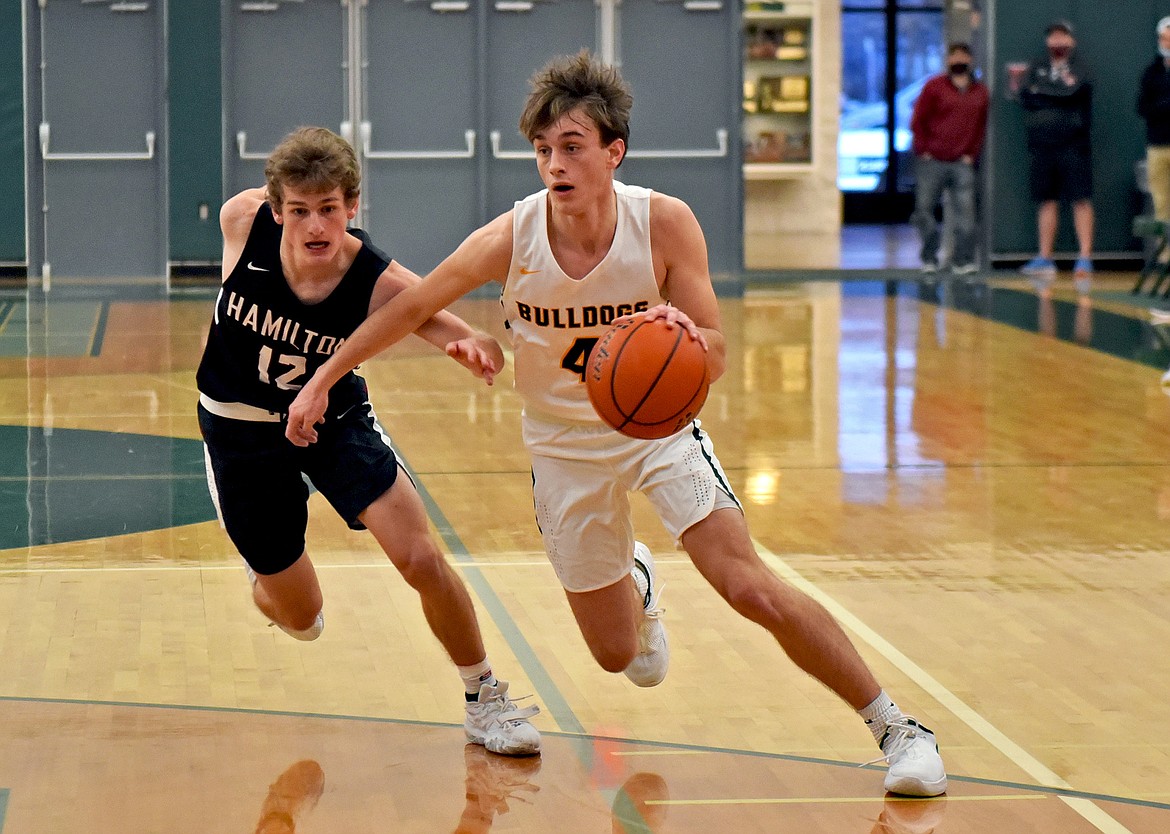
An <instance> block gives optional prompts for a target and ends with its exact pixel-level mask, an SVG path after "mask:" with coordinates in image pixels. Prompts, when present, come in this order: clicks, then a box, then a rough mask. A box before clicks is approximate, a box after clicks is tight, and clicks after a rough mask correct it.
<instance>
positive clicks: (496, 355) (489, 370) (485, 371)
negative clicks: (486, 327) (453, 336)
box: [447, 333, 504, 385]
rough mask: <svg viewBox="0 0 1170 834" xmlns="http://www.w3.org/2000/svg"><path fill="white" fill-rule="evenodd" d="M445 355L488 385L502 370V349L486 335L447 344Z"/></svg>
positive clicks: (481, 334)
mask: <svg viewBox="0 0 1170 834" xmlns="http://www.w3.org/2000/svg"><path fill="white" fill-rule="evenodd" d="M447 355H448V356H450V357H451V358H452V359H454V360H455V361H456V362H458V363H459V364H460V365H462V366H463V367H465V368H467V369H468V370H469V371H471V372H472V373H473V374H475V375H476V376H478V377H480V378H481V379H483V381H484V382H486V383H487V384H488V385H491V384H492V382H493V381H494V380H495V378H496V374H498V373H499V372H500V371H502V370H503V369H504V349H503V348H502V347H500V343H499V342H497V341H496V340H495V339H493V338H492V337H491V336H488V335H487V334H486V333H479V334H476V335H475V336H471V337H469V338H466V339H459V340H457V341H454V342H448V343H447Z"/></svg>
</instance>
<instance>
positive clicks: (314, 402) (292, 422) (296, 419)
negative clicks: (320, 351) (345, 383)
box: [284, 380, 329, 446]
mask: <svg viewBox="0 0 1170 834" xmlns="http://www.w3.org/2000/svg"><path fill="white" fill-rule="evenodd" d="M328 407H329V391H328V390H326V391H322V392H318V391H317V389H316V388H315V387H314V385H313V383H312V381H311V380H310V382H309V383H308V384H307V385H306V386H305V387H304V388H302V389H301V390H300V393H298V394H297V396H296V399H294V400H293V401H292V405H290V406H289V407H288V424H287V425H286V426H285V427H284V436H285V437H287V438H288V439H289V442H291V443H292V444H293V445H294V446H308V445H309V444H310V443H316V442H317V429H316V426H317V424H318V423H324V422H325V409H326V408H328Z"/></svg>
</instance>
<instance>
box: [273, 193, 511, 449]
mask: <svg viewBox="0 0 1170 834" xmlns="http://www.w3.org/2000/svg"><path fill="white" fill-rule="evenodd" d="M511 259H512V214H511V212H508V213H507V214H504V215H501V216H500V217H497V218H496V219H495V220H493V221H492V222H491V223H488V224H487V225H486V226H483V227H481V228H479V229H477V230H476V231H475V232H472V233H471V235H469V236H468V237H467V239H466V240H464V241H463V243H461V244H460V245H459V248H458V249H456V250H455V251H454V252H453V253H451V254H450V255H448V256H447V258H446V259H445V260H444V261H443V262H442V263H441V264H439V265H438V266H437V267H436V268H435V269H434V271H433V272H431V273H430V274H429V275H428V276H427V277H426V278H424V279H423V280H421V281H420V282H418V283H417V284H415V285H414V286H411V287H407V288H406V289H404V290H402V292H400V293H398V294H397V295H395V296H394V297H393V298H392V299H390V300H389V301H388V302H387V303H385V304H383V305H382V306H381V307H380V308H378V309H377V310H375V311H374V312H373V313H372V314H371V315H370V316H369V317H368V318H367V319H366V320H365V321H364V322H362V324H361V326H359V327H358V329H357V330H355V331H354V332H353V333H351V334H350V336H349V338H348V339H346V340H345V343H344V344H343V345H342V346H341V347H340V348H339V349H338V350H337V352H336V353H334V354H333V355H332V356H330V357H329V359H328V360H327V361H326V362H325V364H324V365H322V366H321V367H320V368H319V369H318V370H317V372H316V373H315V374H313V376H312V378H310V379H309V381H308V382H307V383H305V387H304V388H302V389H301V391H300V393H298V394H297V396H296V399H294V400H293V402H292V405H291V406H289V410H288V425H287V426H286V427H285V436H287V437H288V439H289V440H290V441H291V442H292V443H293V444H295V445H297V446H307V445H309V444H310V443H312V442H314V441H316V439H317V430H316V428H314V427H315V426H316V425H317V424H318V423H320V422H321V421H322V420H323V419H324V418H325V409H326V408H327V407H328V405H329V389H330V388H332V387H333V385H334V384H335V383H336V382H337V380H339V379H341V378H342V377H343V376H345V375H346V374H347V373H349V371H351V370H352V369H353V368H356V367H357V366H358V365H360V364H361V363H362V362H365V361H366V360H367V359H370V358H371V357H373V356H376V355H377V354H379V353H381V352H382V351H383V350H385V349H386V348H388V347H390V346H391V345H393V344H396V343H397V342H399V341H401V340H402V339H404V338H405V337H406V336H407V335H409V334H410V333H413V332H414V331H415V330H417V329H418V328H419V327H420V326H421V325H422V324H423V322H425V321H426V320H427V319H429V318H431V317H432V316H433V315H435V314H436V313H437V312H439V311H440V310H442V309H443V308H444V307H446V306H447V305H449V304H451V303H453V302H454V301H456V300H458V299H459V298H461V297H462V296H464V295H466V294H467V293H468V292H470V291H471V290H473V289H475V288H476V287H479V286H482V285H483V284H486V283H487V282H488V281H490V280H499V281H503V280H504V279H505V278H506V277H507V275H508V266H509V264H510V262H511Z"/></svg>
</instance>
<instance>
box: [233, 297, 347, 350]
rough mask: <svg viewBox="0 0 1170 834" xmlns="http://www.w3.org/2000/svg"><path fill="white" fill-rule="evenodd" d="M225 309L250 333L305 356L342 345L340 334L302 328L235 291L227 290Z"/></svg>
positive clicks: (296, 322)
mask: <svg viewBox="0 0 1170 834" xmlns="http://www.w3.org/2000/svg"><path fill="white" fill-rule="evenodd" d="M225 310H226V312H227V314H228V316H230V317H231V318H233V319H235V320H236V321H238V322H239V323H240V324H241V325H242V326H244V327H247V328H248V329H249V330H251V331H252V332H254V333H259V334H260V335H261V336H266V337H268V338H270V339H274V340H275V341H278V342H286V343H288V344H289V345H292V347H293V349H294V350H296V351H297V352H298V353H301V354H303V355H305V356H308V355H309V354H310V353H317V354H321V355H324V356H329V355H331V354H333V353H336V352H337V349H338V348H339V347H341V346H342V345H343V344H345V338H344V337H340V336H323V335H321V334H320V333H318V332H317V331H315V330H310V329H309V328H307V327H306V328H303V329H302V328H301V323H300V322H299V321H297V320H296V319H292V318H286V317H285V316H280V315H274V314H273V312H272V310H269V309H267V308H261V307H260V306H259V305H258V304H249V303H248V301H247V300H246V299H245V298H244V297H243V296H241V295H239V294H237V293H235V292H230V293H228V297H227V302H226V303H225ZM261 313H263V320H261Z"/></svg>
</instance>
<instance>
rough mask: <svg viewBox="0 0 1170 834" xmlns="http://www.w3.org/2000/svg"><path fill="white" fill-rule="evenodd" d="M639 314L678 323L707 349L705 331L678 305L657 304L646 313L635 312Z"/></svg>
mask: <svg viewBox="0 0 1170 834" xmlns="http://www.w3.org/2000/svg"><path fill="white" fill-rule="evenodd" d="M638 315H640V316H642V318H644V319H646V320H647V321H654V319H662V320H663V321H665V322H666V323H667V324H668V325H675V324H677V325H678V326H679V327H681V328H682V329H683V330H685V331H687V334H688V335H690V337H691V338H692V339H694V340H695V341H696V342H698V343H699V344H700V345H702V346H703V350H707V337H706V336H704V335H703V331H702V330H700V329H699V325H697V324H695V323H694V322H693V321H691V317H690V316H688V315H687V314H686V313H684V312H683V311H682V310H680V309H679V308H678V307H672V306H670V305H669V304H656V305H654V306H653V307H651V308H650V309H649V310H647V311H646V312H644V313H635V314H634V316H638ZM634 316H628V317H627V318H633V317H634Z"/></svg>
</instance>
